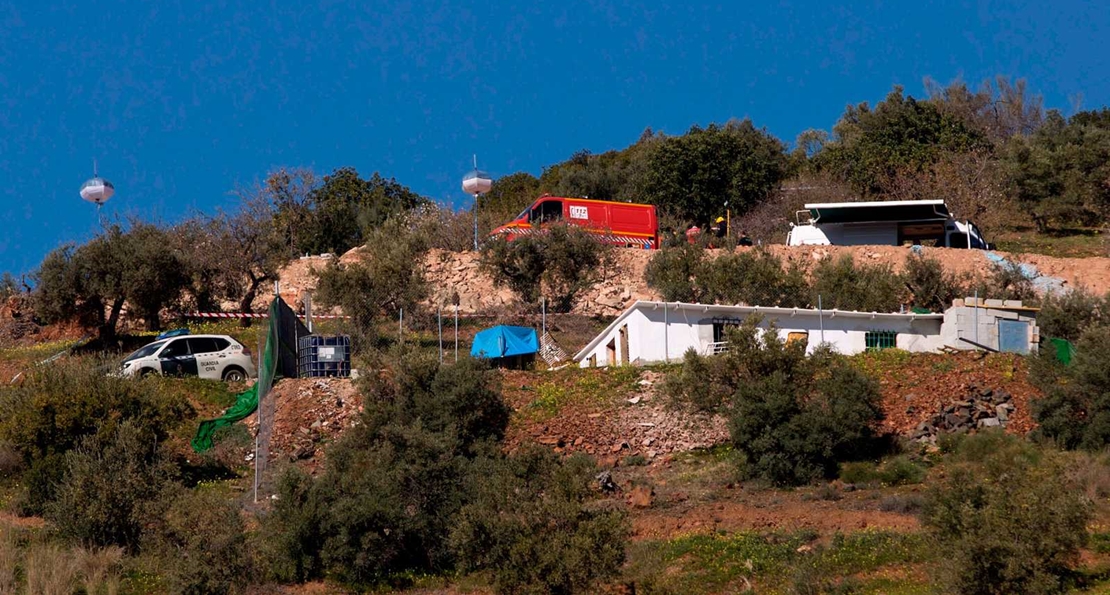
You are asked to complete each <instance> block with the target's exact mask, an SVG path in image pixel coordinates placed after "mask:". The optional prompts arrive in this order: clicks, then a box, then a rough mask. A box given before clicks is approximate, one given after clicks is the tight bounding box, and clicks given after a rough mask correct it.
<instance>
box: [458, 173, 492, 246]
mask: <svg viewBox="0 0 1110 595" xmlns="http://www.w3.org/2000/svg"><path fill="white" fill-rule="evenodd" d="M490 188H493V179H492V178H490V177H489V174H487V173H486V172H484V171H482V170H480V169H478V156H477V155H475V156H474V171H471V172H470V173H468V174H466V175H465V176H463V179H462V189H463V192H465V193H467V194H470V195H472V196H473V197H474V250H475V251H477V250H478V196H479V195H482V194H485V193H487V192H489V191H490Z"/></svg>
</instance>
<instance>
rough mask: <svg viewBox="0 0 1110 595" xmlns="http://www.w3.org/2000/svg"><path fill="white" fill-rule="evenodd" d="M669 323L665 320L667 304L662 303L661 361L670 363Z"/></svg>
mask: <svg viewBox="0 0 1110 595" xmlns="http://www.w3.org/2000/svg"><path fill="white" fill-rule="evenodd" d="M670 327H671V325H670V321H669V320H667V302H663V361H665V362H667V363H668V364H669V363H671V341H670V330H671V328H670Z"/></svg>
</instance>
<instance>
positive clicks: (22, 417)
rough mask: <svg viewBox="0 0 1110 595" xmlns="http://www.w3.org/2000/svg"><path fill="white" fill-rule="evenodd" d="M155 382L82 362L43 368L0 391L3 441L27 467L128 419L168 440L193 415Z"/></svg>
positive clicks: (60, 363)
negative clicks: (115, 374)
mask: <svg viewBox="0 0 1110 595" xmlns="http://www.w3.org/2000/svg"><path fill="white" fill-rule="evenodd" d="M155 382H157V380H156V379H151V380H149V381H146V380H144V381H142V382H136V381H134V380H130V379H123V378H113V377H111V376H108V375H106V374H105V369H104V367H103V366H98V365H96V364H91V363H88V362H83V361H74V362H57V363H55V364H53V365H51V366H45V367H42V368H39V369H38V370H36V371H35V372H34V373H33V374H31V375H29V376H28V378H27V380H26V382H24V383H23V384H21V385H20V386H14V387H8V386H5V387H0V439H3V440H5V441H7V442H8V443H9V444H10V445H11V446H12V448H14V449H15V450H16V451H17V452H18V453H19V454H20V455H21V456H22V457H23V459H24V461H25V462H26V463H28V464H31V463H33V462H34V461H36V460H38V459H41V458H44V457H46V456H49V455H51V454H60V453H64V452H66V451H68V450H70V449H72V448H73V447H74V446H75V445H76V444H77V443H78V442H80V441H81V439H82V438H84V437H85V436H88V435H91V434H95V433H97V432H102V431H105V432H106V431H111V430H112V429H113V428H114V427H115V426H116V425H118V424H120V423H122V422H125V421H127V420H132V421H134V422H135V423H136V424H137V425H140V426H142V427H143V428H144V429H145V430H146V431H148V432H150V433H151V435H152V436H153V437H154V438H155V439H157V440H158V441H159V442H162V441H165V440H166V438H168V437H169V435H170V434H171V432H172V431H173V429H175V428H176V427H178V426H179V425H180V424H181V423H182V422H183V421H184V420H185V419H188V418H191V417H193V416H194V415H195V412H194V411H193V408H192V407H191V406H190V405H189V403H188V401H186V400H185V399H184V398H183V397H182V396H181V395H176V394H171V393H169V392H166V391H160V390H156V386H155V385H154V384H153V383H155Z"/></svg>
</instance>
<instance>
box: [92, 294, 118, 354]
mask: <svg viewBox="0 0 1110 595" xmlns="http://www.w3.org/2000/svg"><path fill="white" fill-rule="evenodd" d="M122 311H123V299H122V298H120V299H117V300H116V301H115V302H113V303H112V313H111V314H109V315H108V319H107V320H105V321H104V324H101V325H100V328H99V329H98V330H97V337H98V338H99V339H100V342H101V343H103V344H104V346H105V347H107V346H108V345H107V343H108V341H111V340H113V339H115V338H116V325H118V324H119V315H120V312H122Z"/></svg>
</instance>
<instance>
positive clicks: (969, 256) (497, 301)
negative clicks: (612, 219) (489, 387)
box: [256, 245, 1110, 316]
mask: <svg viewBox="0 0 1110 595" xmlns="http://www.w3.org/2000/svg"><path fill="white" fill-rule="evenodd" d="M767 248H768V249H769V250H770V251H771V252H772V253H773V254H775V255H777V256H778V257H779V258H781V259H782V260H783V261H784V262H787V263H798V264H800V265H801V266H803V267H804V268H806V269H807V270H808V269H809V268H811V267H812V266H813V265H814V264H815V263H817V262H819V261H821V260H824V259H827V258H837V257H839V256H840V255H842V254H851V255H852V256H853V257H854V258H855V259H856V260H857V261H859V262H867V263H872V264H885V265H889V266H891V267H892V268H893V269H894V270H895V271H900V270H901V269H902V267H903V265H904V263H905V260H906V257H907V256H908V255H909V254H910V249H909V248H907V247H899V246H804V247H789V246H782V245H771V246H768V247H767ZM750 249H751V248H738V250H750ZM652 254H653V252H650V251H646V250H633V249H617V250H616V258H615V262H614V264H613V266H611V267H609V268H608V269H606V270H604V271H602V275H603V280H602V281H601V282H600V283H598V284H597V285H595V286H594V287H593V288H591V289H590V290H588V291H587V292H585V294H584V295H583V296H582V299H581V300H579V303H578V305H577V306H575V313H578V314H587V315H591V316H613V315H616V314H619V313H620V312H622V311H623V310H624V309H625V308H627V307H628V306H629V305H631V304H632V303H633V302H635V301H636V300H640V299H659V295H658V294H656V293H655V292H654V291H652V290H651V289H650V288H649V287H648V286H647V283H646V282H645V281H644V269H645V268H646V267H647V263H648V261H649V260H650V259H651V256H652ZM925 254H927V255H929V256H932V257H935V258H937V259H939V260H940V261H941V263H942V264H943V265H944V267H945V269H946V270H949V271H952V272H954V273H956V274H959V275H971V276H981V275H987V274H989V272H990V269H991V264H992V262H991V260H990V259H989V258H988V257H987V253H985V252H980V251H968V250H959V249H953V248H926V249H925ZM992 254H995V255H998V256H1001V257H1003V258H1006V259H1008V260H1011V261H1013V260H1017V261H1020V262H1022V263H1026V264H1030V265H1033V266H1034V267H1035V269H1036V272H1037V274H1038V275H1041V276H1047V277H1054V278H1057V279H1059V280H1060V282H1062V285H1063V286H1064V287H1078V286H1084V287H1087V288H1089V289H1092V290H1095V291H1098V292H1107V291H1110V258H1101V257H1100V258H1055V257H1052V256H1043V255H1037V254H1031V255H1012V254H1009V253H1005V252H994V253H992ZM358 257H359V256H358V250H357V249H356V250H352V251H351V252H348V253H347V254H344V255H343V256H342V257H341V258H340V261H341V262H351V261H354V260H357V259H358ZM330 260H331V259H330V258H329V257H319V256H313V257H307V258H300V259H298V260H295V261H293V262H291V263H289V265H288V266H286V267H285V268H284V269H282V271H281V285H280V289H281V294H282V297H283V298H285V300H286V301H287V302H289V303H291V304H292V303H295V302H296V301H299V300H300V299H301V298H302V297H303V296H304V294H305V293H306V292H309V291H312V290H313V289H314V288H315V276H314V274H313V272H312V271H313V270H314V269H316V270H318V269H320V268H322V267H324V266H326V265H327V264H328V262H329V261H330ZM425 266H426V267H427V268H426V273H427V277H428V280H429V282H430V285H431V294H432V297H431V298H430V300H429V301H430V303H432V304H436V303H450V297H451V295H452V293H454V292H456V291H457V292H458V294H459V299H460V304H459V305H460V311H461V312H463V313H474V312H482V311H488V310H490V309H494V308H497V307H499V306H504V305H506V304H510V303H512V302H513V299H514V298H513V295H512V293H511V292H510V291H508V290H507V289H505V288H499V287H496V286H495V285H494V283H493V281H492V280H491V279H490V278H489V277H488V276H487V275H485V274H483V273H482V272H481V271H480V270H479V268H478V259H477V255H476V254H475V253H474V252H444V251H440V250H433V251H431V252H429V253H428V255H427V258H426V260H425ZM269 299H270V294H265V295H261V296H259V299H258V301H257V302H256V308H261V307H262V306H263V305H264V304H265V303H266V302H267V301H268V300H269Z"/></svg>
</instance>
